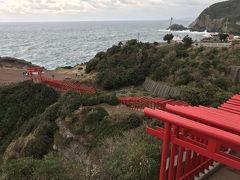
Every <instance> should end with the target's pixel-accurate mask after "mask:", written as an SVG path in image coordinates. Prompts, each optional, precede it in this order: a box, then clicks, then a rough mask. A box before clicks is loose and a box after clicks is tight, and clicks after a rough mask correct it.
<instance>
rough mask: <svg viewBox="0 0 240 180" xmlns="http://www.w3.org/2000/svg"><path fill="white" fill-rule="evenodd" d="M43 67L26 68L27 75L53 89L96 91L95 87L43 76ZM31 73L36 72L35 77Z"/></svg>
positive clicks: (82, 91) (83, 91) (81, 91)
mask: <svg viewBox="0 0 240 180" xmlns="http://www.w3.org/2000/svg"><path fill="white" fill-rule="evenodd" d="M43 70H44V68H43V67H39V66H36V67H30V68H28V69H27V71H28V74H29V77H30V78H31V80H32V81H33V80H35V81H38V82H41V83H45V84H47V85H49V86H51V87H53V88H55V89H58V90H62V91H67V90H72V91H76V92H80V93H96V89H95V88H94V87H92V86H86V85H82V84H79V83H72V82H65V81H63V80H58V79H54V78H49V77H45V76H43V75H42V73H43ZM33 73H37V77H33Z"/></svg>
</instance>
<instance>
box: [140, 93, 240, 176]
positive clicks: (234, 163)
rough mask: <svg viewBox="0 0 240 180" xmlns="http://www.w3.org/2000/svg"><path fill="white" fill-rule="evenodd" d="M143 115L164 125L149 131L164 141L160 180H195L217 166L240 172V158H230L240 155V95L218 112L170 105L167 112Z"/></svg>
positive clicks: (149, 112) (202, 108) (148, 111)
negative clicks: (232, 153) (214, 165)
mask: <svg viewBox="0 0 240 180" xmlns="http://www.w3.org/2000/svg"><path fill="white" fill-rule="evenodd" d="M166 111H167V112H166ZM144 112H145V114H146V115H147V116H149V117H152V118H155V119H158V120H160V121H163V122H164V127H163V128H162V127H156V128H155V129H153V128H150V127H147V128H146V131H147V133H149V134H151V135H153V136H156V137H157V138H159V139H162V141H163V146H162V160H161V169H160V179H161V180H165V179H166V176H168V180H173V179H177V180H183V179H194V177H195V176H199V175H200V173H201V172H202V173H203V172H204V171H205V170H208V169H209V168H210V166H212V165H213V163H214V162H219V163H222V164H225V165H227V166H229V167H232V168H235V169H238V170H240V158H239V157H237V156H234V155H231V154H229V150H234V151H236V152H240V123H239V122H240V95H235V96H233V97H232V98H231V99H230V100H229V101H227V102H226V103H224V104H223V105H221V106H220V107H219V108H217V109H216V108H209V107H203V106H199V107H192V106H178V105H169V104H167V105H166V110H165V111H162V110H159V109H155V110H153V109H150V108H145V110H144ZM169 150H170V153H169ZM167 173H168V175H167Z"/></svg>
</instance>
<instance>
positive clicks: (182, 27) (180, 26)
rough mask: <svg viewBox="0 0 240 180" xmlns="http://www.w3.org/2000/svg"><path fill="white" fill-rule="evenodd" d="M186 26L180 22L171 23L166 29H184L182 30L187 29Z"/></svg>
mask: <svg viewBox="0 0 240 180" xmlns="http://www.w3.org/2000/svg"><path fill="white" fill-rule="evenodd" d="M187 29H188V28H187V27H185V26H183V25H181V24H173V25H171V26H169V27H168V30H171V31H184V30H187Z"/></svg>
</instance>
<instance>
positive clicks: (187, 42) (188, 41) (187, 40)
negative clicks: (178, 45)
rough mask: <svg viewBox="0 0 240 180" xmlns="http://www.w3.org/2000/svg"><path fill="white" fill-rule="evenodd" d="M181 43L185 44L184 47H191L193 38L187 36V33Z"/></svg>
mask: <svg viewBox="0 0 240 180" xmlns="http://www.w3.org/2000/svg"><path fill="white" fill-rule="evenodd" d="M182 42H183V44H184V45H185V47H187V48H188V47H191V46H192V43H193V40H192V38H191V37H189V36H188V35H186V36H185V37H184V38H183V40H182Z"/></svg>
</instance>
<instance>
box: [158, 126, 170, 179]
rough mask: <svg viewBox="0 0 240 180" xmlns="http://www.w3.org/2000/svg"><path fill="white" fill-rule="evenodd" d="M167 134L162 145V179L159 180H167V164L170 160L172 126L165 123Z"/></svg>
mask: <svg viewBox="0 0 240 180" xmlns="http://www.w3.org/2000/svg"><path fill="white" fill-rule="evenodd" d="M164 124H165V125H164V126H165V127H164V129H165V132H164V138H163V145H162V159H161V167H160V178H159V180H165V178H166V165H167V164H166V163H167V158H168V152H169V144H170V131H171V126H170V124H169V123H164Z"/></svg>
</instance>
